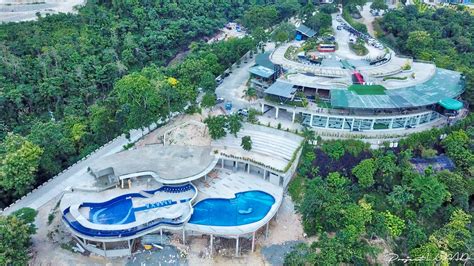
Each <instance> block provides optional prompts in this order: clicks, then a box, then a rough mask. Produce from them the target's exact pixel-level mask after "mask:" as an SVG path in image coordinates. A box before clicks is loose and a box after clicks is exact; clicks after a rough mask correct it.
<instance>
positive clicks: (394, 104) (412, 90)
mask: <svg viewBox="0 0 474 266" xmlns="http://www.w3.org/2000/svg"><path fill="white" fill-rule="evenodd" d="M463 88H464V86H463V84H462V81H461V73H459V72H456V71H451V70H447V69H441V68H437V69H436V73H435V75H434V76H433V77H432V78H431V79H429V80H428V81H426V82H423V83H420V84H416V85H413V86H409V87H405V88H399V89H391V90H386V91H385V94H383V95H360V94H357V93H356V92H354V91H351V90H347V89H337V90H332V91H331V105H332V106H333V107H336V108H359V109H377V108H379V109H391V108H409V107H419V106H427V105H431V104H435V103H438V102H439V101H440V100H442V99H445V98H455V97H457V96H459V95H460V94H461V93H462V92H463Z"/></svg>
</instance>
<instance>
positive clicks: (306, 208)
mask: <svg viewBox="0 0 474 266" xmlns="http://www.w3.org/2000/svg"><path fill="white" fill-rule="evenodd" d="M444 134H446V135H445V136H446V137H445V138H443V139H441V138H440V136H442V135H444ZM305 136H306V144H305V145H304V150H303V154H302V159H301V161H300V165H299V168H298V174H297V176H296V178H295V179H293V180H292V182H291V183H290V186H289V192H290V194H291V196H292V198H293V200H294V201H295V202H296V206H297V210H298V212H300V213H301V215H302V223H303V228H304V230H305V232H306V233H307V234H308V235H309V236H313V235H316V236H318V241H315V242H313V243H312V244H311V245H307V244H300V245H298V246H296V247H295V248H294V250H293V251H292V252H291V253H289V254H288V256H287V257H286V259H285V264H286V265H338V264H340V263H349V264H356V265H363V264H365V263H367V262H368V261H370V262H372V263H375V262H376V261H377V262H378V263H382V262H383V260H384V259H385V260H387V259H390V258H392V259H394V258H395V257H394V256H395V255H389V256H387V257H385V258H382V260H380V259H379V260H377V255H378V254H380V253H382V251H383V249H384V248H385V249H386V252H387V253H390V254H397V255H398V256H399V258H403V259H404V258H408V257H411V258H421V257H424V258H426V259H427V260H426V261H424V263H425V264H422V265H433V264H435V263H434V262H435V261H438V262H440V263H441V264H444V263H448V262H452V263H460V264H463V261H462V259H466V254H468V255H470V254H473V251H474V232H473V228H472V226H471V223H472V218H473V213H474V206H473V195H474V179H473V177H474V149H473V148H474V146H473V145H474V116H473V115H471V116H469V117H468V118H466V119H465V120H463V121H461V122H460V123H458V124H456V125H455V126H454V127H451V128H443V129H433V130H431V131H426V132H423V133H417V134H413V135H411V136H410V137H408V138H407V139H404V140H402V141H401V142H400V147H398V148H396V149H392V148H384V149H380V150H370V149H369V147H368V145H367V144H364V143H363V142H361V141H357V140H337V141H323V142H321V140H320V139H319V141H318V142H317V143H319V144H320V145H319V146H314V145H311V143H314V135H313V134H312V133H311V132H305ZM321 143H322V144H321ZM387 147H388V146H387ZM442 154H445V155H447V156H448V157H449V158H450V159H451V160H452V161H453V162H454V164H455V165H456V168H455V169H454V170H453V169H450V170H442V171H435V170H434V169H433V168H431V167H428V168H425V169H423V168H419V167H415V166H416V163H415V162H416V160H415V161H414V160H413V159H414V158H424V159H428V160H429V159H433V158H436V156H438V155H442ZM456 253H457V254H459V257H455V254H456ZM463 254H464V255H463ZM452 257H454V259H452ZM456 259H459V260H456ZM398 263H400V261H398ZM445 265H447V264H445Z"/></svg>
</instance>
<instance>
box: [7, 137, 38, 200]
mask: <svg viewBox="0 0 474 266" xmlns="http://www.w3.org/2000/svg"><path fill="white" fill-rule="evenodd" d="M42 153H43V150H42V149H41V148H40V147H39V146H37V145H35V144H33V143H31V142H30V141H28V140H26V139H25V138H24V137H21V136H19V135H15V134H8V135H7V137H6V139H5V141H4V142H3V143H1V145H0V186H1V187H2V188H3V189H6V190H14V191H15V192H14V193H15V194H16V195H24V194H25V193H26V192H27V191H28V189H29V187H30V186H31V185H32V184H33V183H34V182H35V172H36V170H37V169H38V165H39V160H40V158H41V154H42Z"/></svg>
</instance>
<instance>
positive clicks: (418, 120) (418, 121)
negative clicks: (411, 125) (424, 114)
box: [416, 115, 421, 126]
mask: <svg viewBox="0 0 474 266" xmlns="http://www.w3.org/2000/svg"><path fill="white" fill-rule="evenodd" d="M420 121H421V115H419V116H418V118H417V119H416V125H417V126H418V125H419V124H420Z"/></svg>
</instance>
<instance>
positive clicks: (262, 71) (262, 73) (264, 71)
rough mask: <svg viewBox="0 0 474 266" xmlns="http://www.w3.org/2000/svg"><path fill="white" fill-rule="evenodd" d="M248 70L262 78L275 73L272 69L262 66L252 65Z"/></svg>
mask: <svg viewBox="0 0 474 266" xmlns="http://www.w3.org/2000/svg"><path fill="white" fill-rule="evenodd" d="M249 72H250V73H252V74H254V75H257V76H259V77H262V78H269V77H271V76H272V75H273V74H275V71H273V69H269V68H266V67H264V66H253V67H251V68H250V69H249Z"/></svg>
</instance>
